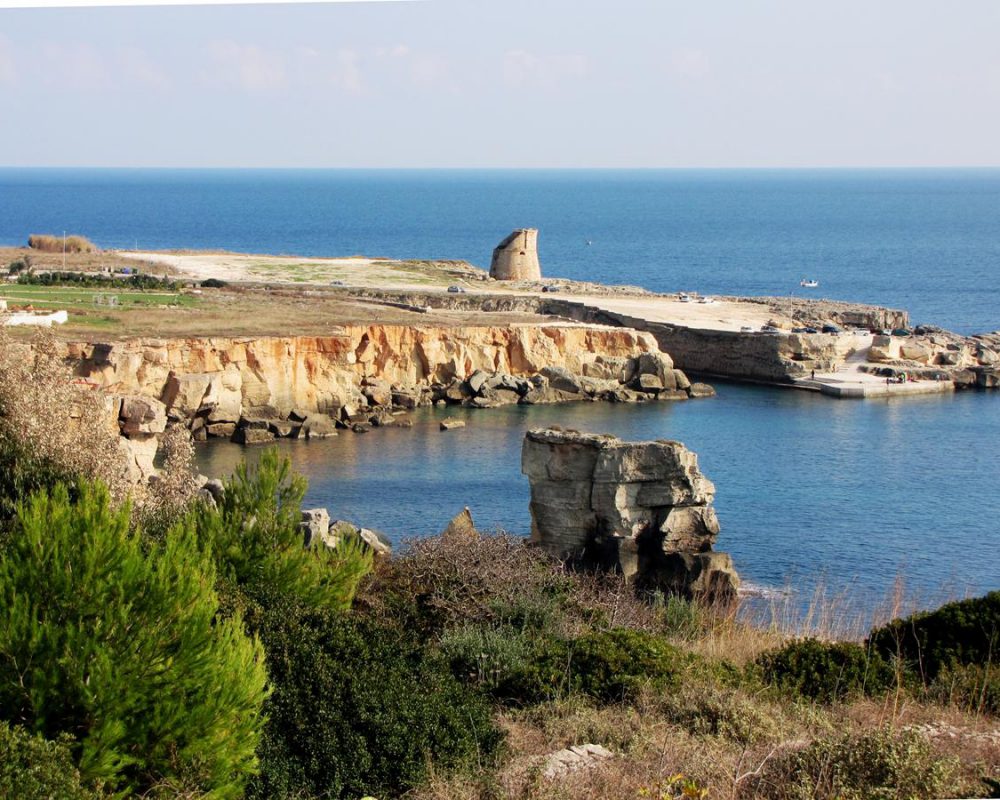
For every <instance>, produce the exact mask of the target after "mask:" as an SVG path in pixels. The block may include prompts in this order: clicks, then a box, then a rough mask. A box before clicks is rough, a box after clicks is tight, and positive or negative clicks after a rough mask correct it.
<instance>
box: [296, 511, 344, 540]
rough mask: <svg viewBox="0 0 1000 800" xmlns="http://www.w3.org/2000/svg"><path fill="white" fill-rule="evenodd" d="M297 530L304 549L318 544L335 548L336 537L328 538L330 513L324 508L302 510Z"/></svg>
mask: <svg viewBox="0 0 1000 800" xmlns="http://www.w3.org/2000/svg"><path fill="white" fill-rule="evenodd" d="M299 529H300V530H301V531H302V538H303V543H304V544H305V546H306V547H313V546H314V545H318V544H325V545H327V546H328V547H336V544H337V542H336V537H332V538H331V536H330V513H329V512H328V511H327V510H326V509H325V508H310V509H303V510H302V521H301V522H300V523H299Z"/></svg>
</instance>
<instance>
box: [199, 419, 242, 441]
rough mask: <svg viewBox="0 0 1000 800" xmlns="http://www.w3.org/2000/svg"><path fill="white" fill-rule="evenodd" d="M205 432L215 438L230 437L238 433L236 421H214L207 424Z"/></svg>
mask: <svg viewBox="0 0 1000 800" xmlns="http://www.w3.org/2000/svg"><path fill="white" fill-rule="evenodd" d="M205 432H206V434H207V435H208V436H212V437H214V438H218V439H229V438H231V437H232V435H233V434H234V433H236V423H235V422H214V423H211V424H209V425H206V426H205Z"/></svg>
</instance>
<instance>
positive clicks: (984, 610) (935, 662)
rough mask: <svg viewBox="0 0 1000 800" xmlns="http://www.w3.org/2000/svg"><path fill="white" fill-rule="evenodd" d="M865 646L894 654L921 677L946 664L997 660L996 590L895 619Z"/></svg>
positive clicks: (999, 614)
mask: <svg viewBox="0 0 1000 800" xmlns="http://www.w3.org/2000/svg"><path fill="white" fill-rule="evenodd" d="M868 641H869V644H870V645H871V647H872V648H874V649H875V650H877V651H879V652H880V653H882V654H883V655H884V656H886V657H891V656H898V657H899V658H901V659H902V660H903V661H904V662H905V664H906V666H907V667H908V668H909V669H912V670H913V671H914V672H916V674H917V675H919V676H920V677H921V678H922V679H923V680H925V681H931V680H933V679H934V678H935V677H936V676H937V674H938V673H939V672H941V671H942V670H943V669H945V668H947V667H954V666H959V665H962V664H978V665H980V666H986V665H987V664H996V663H997V662H998V660H1000V659H998V654H1000V591H997V592H990V593H989V594H988V595H986V596H985V597H977V598H973V599H969V600H961V601H959V602H955V603H948V604H946V605H943V606H941V608H939V609H937V610H936V611H930V612H923V613H919V614H914V615H913V616H911V617H907V618H906V619H896V620H893V621H892V622H890V623H889V624H888V625H886V626H885V627H882V628H879V629H877V630H874V631H872V633H871V636H870V637H869V640H868Z"/></svg>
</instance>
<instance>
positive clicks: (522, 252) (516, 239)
mask: <svg viewBox="0 0 1000 800" xmlns="http://www.w3.org/2000/svg"><path fill="white" fill-rule="evenodd" d="M490 277H491V278H494V279H496V280H498V281H540V280H541V279H542V267H541V265H540V264H539V263H538V231H537V230H536V229H535V228H519V229H518V230H516V231H514V232H513V233H511V234H510V236H508V237H507V238H506V239H504V240H503V241H502V242H500V244H498V245H497V246H496V248H494V250H493V260H492V261H491V262H490Z"/></svg>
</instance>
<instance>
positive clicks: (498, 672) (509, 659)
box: [445, 628, 704, 704]
mask: <svg viewBox="0 0 1000 800" xmlns="http://www.w3.org/2000/svg"><path fill="white" fill-rule="evenodd" d="M497 633H499V632H497ZM445 643H446V646H448V647H449V650H448V652H449V655H450V656H451V658H452V662H451V663H452V667H453V669H455V671H456V673H457V674H459V675H460V676H462V677H469V676H476V677H478V675H479V672H480V670H481V669H482V668H483V667H485V671H486V673H487V674H486V681H485V683H486V684H487V688H490V689H491V690H492V691H493V693H494V695H495V696H497V697H498V698H500V699H502V700H505V701H508V702H513V703H517V704H525V703H536V702H540V701H544V700H551V699H553V698H558V697H564V696H567V695H572V694H580V695H585V696H588V697H591V698H593V699H595V700H597V701H598V702H601V703H613V702H621V701H623V700H625V701H628V700H633V699H635V698H636V697H637V696H638V694H639V692H640V690H641V689H643V688H645V687H652V688H654V689H657V690H663V689H669V688H675V687H676V686H678V685H679V682H680V680H681V678H682V676H684V675H685V674H687V672H688V670H690V669H691V668H692V667H694V666H696V665H698V666H701V667H703V666H704V664H703V663H702V662H700V661H699V659H698V658H697V657H696V656H693V655H690V654H687V653H684V652H683V651H681V650H679V649H678V648H676V647H674V646H673V645H671V644H669V643H668V642H667V641H666V640H665V639H664V638H663V637H662V636H658V635H656V634H651V633H647V632H644V631H637V630H630V629H627V628H615V629H612V630H609V631H598V632H591V633H587V634H584V635H582V636H579V637H576V638H573V639H562V638H559V637H555V636H544V635H534V636H525V637H524V638H523V639H522V640H521V641H520V642H519V641H518V640H517V638H516V637H515V636H508V638H506V639H504V638H503V637H495V638H491V637H489V636H486V637H484V639H483V644H484V646H485V647H486V648H487V649H485V650H484V652H483V653H481V654H478V656H477V654H476V653H475V650H474V644H475V639H474V638H473V639H472V640H471V643H472V644H473V647H472V648H466V650H465V653H464V656H465V658H464V659H462V658H456V652H461V651H457V648H454V646H453V644H452V640H450V639H446V640H445ZM491 670H495V673H493V674H490V671H491Z"/></svg>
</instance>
